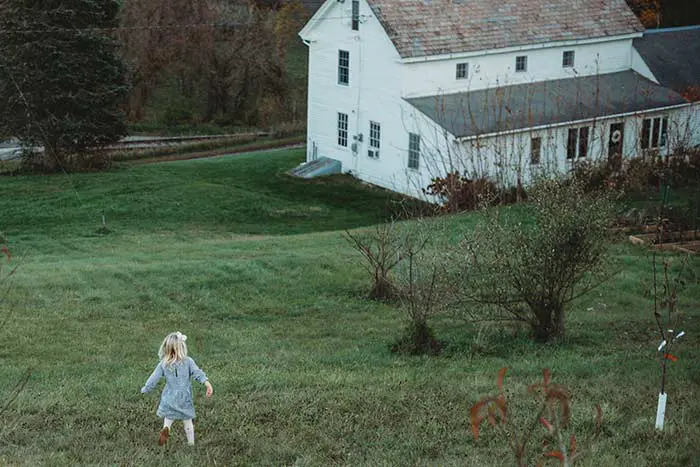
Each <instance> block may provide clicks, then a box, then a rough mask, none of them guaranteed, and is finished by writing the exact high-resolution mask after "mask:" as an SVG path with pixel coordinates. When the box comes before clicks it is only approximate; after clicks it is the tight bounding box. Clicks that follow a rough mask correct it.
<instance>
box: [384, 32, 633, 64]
mask: <svg viewBox="0 0 700 467" xmlns="http://www.w3.org/2000/svg"><path fill="white" fill-rule="evenodd" d="M643 35H644V32H643V31H637V32H633V33H628V34H619V35H615V36H601V37H594V38H589V39H572V40H567V41H554V42H540V43H536V44H523V45H517V46H511V47H502V48H498V49H484V50H471V51H466V52H458V53H446V54H435V55H421V56H412V57H406V56H402V57H401V60H400V62H401V63H417V62H429V61H438V60H451V59H459V58H469V57H478V56H484V55H494V54H502V53H509V52H518V51H522V50H537V49H547V48H553V47H567V46H574V45H586V44H596V43H601V42H612V41H621V40H633V39H636V38H638V37H642V36H643ZM392 42H393V41H392Z"/></svg>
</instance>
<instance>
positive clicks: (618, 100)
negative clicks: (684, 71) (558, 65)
mask: <svg viewBox="0 0 700 467" xmlns="http://www.w3.org/2000/svg"><path fill="white" fill-rule="evenodd" d="M406 101H407V102H409V103H410V104H411V105H413V106H414V107H416V108H417V109H418V110H420V111H421V112H422V113H424V114H425V115H426V116H428V117H429V118H430V119H431V120H433V121H435V122H436V123H438V124H439V125H440V126H441V127H443V128H444V129H445V130H447V131H448V132H450V133H451V134H452V135H454V136H456V137H469V136H477V135H484V134H490V133H496V132H502V131H511V130H520V129H526V128H532V127H538V126H543V125H555V124H558V123H566V122H571V121H577V120H587V119H593V118H597V117H604V116H609V115H618V114H623V113H628V112H640V111H645V110H651V109H657V108H661V107H667V106H672V105H677V104H685V103H687V102H688V101H686V100H685V99H683V97H682V96H681V95H680V94H678V93H677V92H675V91H672V90H670V89H667V88H664V87H662V86H659V85H658V84H655V83H653V82H651V81H649V80H648V79H646V78H644V77H642V76H641V75H639V74H637V73H635V72H634V71H631V70H628V71H622V72H619V73H609V74H605V75H596V76H585V77H581V78H568V79H559V80H552V81H543V82H539V83H528V84H517V85H513V86H502V87H498V88H491V89H485V90H479V91H471V92H463V93H457V94H444V95H436V96H429V97H418V98H411V99H406Z"/></svg>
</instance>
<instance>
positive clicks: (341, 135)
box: [338, 112, 348, 148]
mask: <svg viewBox="0 0 700 467" xmlns="http://www.w3.org/2000/svg"><path fill="white" fill-rule="evenodd" d="M338 146H343V147H344V148H347V147H348V114H344V113H342V112H338Z"/></svg>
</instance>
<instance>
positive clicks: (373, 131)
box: [367, 122, 381, 159]
mask: <svg viewBox="0 0 700 467" xmlns="http://www.w3.org/2000/svg"><path fill="white" fill-rule="evenodd" d="M380 137H381V127H380V126H379V123H377V122H369V149H368V150H367V155H368V156H369V157H371V158H372V159H377V158H379V139H380Z"/></svg>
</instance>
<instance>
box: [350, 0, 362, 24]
mask: <svg viewBox="0 0 700 467" xmlns="http://www.w3.org/2000/svg"><path fill="white" fill-rule="evenodd" d="M352 30H353V31H359V30H360V0H352Z"/></svg>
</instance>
